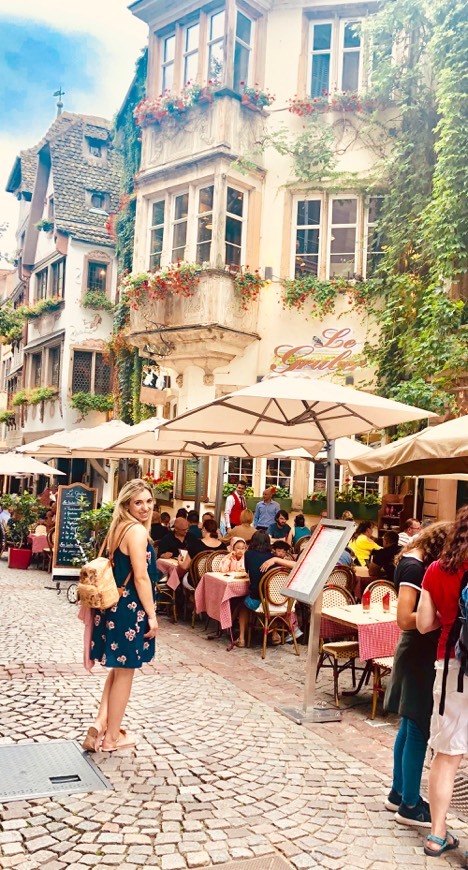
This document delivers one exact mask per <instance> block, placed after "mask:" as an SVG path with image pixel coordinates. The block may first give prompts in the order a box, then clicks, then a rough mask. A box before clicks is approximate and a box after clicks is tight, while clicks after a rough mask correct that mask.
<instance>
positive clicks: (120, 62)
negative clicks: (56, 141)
mask: <svg viewBox="0 0 468 870" xmlns="http://www.w3.org/2000/svg"><path fill="white" fill-rule="evenodd" d="M129 3H130V0H0V46H1V51H0V225H1V224H2V223H4V222H8V224H9V227H8V229H7V231H6V232H5V233H4V235H3V236H2V237H1V238H0V251H1V252H9V253H11V254H13V253H14V250H15V229H16V223H17V218H18V204H17V202H16V200H15V198H14V197H13V196H12V194H11V193H10V194H9V193H6V192H5V185H6V183H7V179H8V176H9V174H10V171H11V168H12V166H13V162H14V159H15V157H16V156H17V154H18V153H19V151H20V150H22V149H23V148H29V147H31V146H32V145H35V144H36V143H37V142H39V141H40V139H41V138H42V136H43V135H44V133H45V132H46V130H47V129H48V127H49V126H50V124H51V123H52V122H53V120H54V118H55V116H56V102H57V98H56V97H54V96H53V93H54V91H56V90H58V89H59V88H60V87H61V88H62V90H63V91H65V95H64V97H62V99H63V103H64V110H65V111H69V112H82V113H84V114H88V115H100V116H101V117H104V118H109V119H111V118H112V117H113V115H114V113H115V112H116V111H117V109H118V108H119V107H120V105H121V103H122V101H123V99H124V97H125V94H126V92H127V89H128V87H129V85H130V82H131V79H132V76H133V70H134V64H135V61H136V59H137V57H138V56H139V54H140V51H141V49H142V48H144V46H145V45H146V41H147V33H148V30H147V26H146V24H144V22H142V21H139V20H138V19H137V18H135V17H134V16H133V15H132V14H131V12H129V11H128V8H127V6H128V5H129ZM2 265H5V264H4V263H3V264H2Z"/></svg>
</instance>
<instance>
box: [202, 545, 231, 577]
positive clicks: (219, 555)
mask: <svg viewBox="0 0 468 870" xmlns="http://www.w3.org/2000/svg"><path fill="white" fill-rule="evenodd" d="M227 555H228V551H227V550H215V551H214V553H210V556H209V559H208V562H207V566H206V571H214V572H216V571H219V570H220V568H221V562H222V561H223V559H224V557H225V556H227Z"/></svg>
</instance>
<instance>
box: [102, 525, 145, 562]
mask: <svg viewBox="0 0 468 870" xmlns="http://www.w3.org/2000/svg"><path fill="white" fill-rule="evenodd" d="M138 525H140V524H139V523H136V522H135V523H130V522H129V523H127V524H126V525H125V526H124V528H123V530H122V532H121V534H120V535H119V537H118V539H117V541H116V543H115V545H114V548H113V550H112V553H109V559H110V561H111V562H112V564H114V553H115V551H116V550H118V549H119V547H120V545H121V543H122V541H123V539H124V537H125V535H126V534H127V532H128V531H129V530H130V529H131V528H132V527H133V526H138Z"/></svg>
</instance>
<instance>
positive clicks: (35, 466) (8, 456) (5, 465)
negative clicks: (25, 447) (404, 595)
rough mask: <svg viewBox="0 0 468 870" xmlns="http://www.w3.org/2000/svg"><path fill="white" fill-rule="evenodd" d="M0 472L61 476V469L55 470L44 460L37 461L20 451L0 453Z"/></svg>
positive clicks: (8, 474)
mask: <svg viewBox="0 0 468 870" xmlns="http://www.w3.org/2000/svg"><path fill="white" fill-rule="evenodd" d="M0 474H3V475H5V476H6V477H19V476H21V477H24V476H29V475H31V474H44V475H47V476H48V477H62V476H63V471H57V469H56V468H51V467H50V465H45V463H44V462H38V461H37V459H33V458H32V456H22V455H21V454H20V453H12V452H11V453H0Z"/></svg>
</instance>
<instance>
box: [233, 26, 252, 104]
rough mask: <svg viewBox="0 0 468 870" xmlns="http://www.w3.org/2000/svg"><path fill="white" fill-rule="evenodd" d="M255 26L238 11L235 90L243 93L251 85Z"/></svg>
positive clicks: (235, 47) (235, 48) (235, 44)
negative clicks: (245, 87) (243, 89)
mask: <svg viewBox="0 0 468 870" xmlns="http://www.w3.org/2000/svg"><path fill="white" fill-rule="evenodd" d="M253 29H254V24H253V21H252V19H251V18H248V16H247V15H245V14H244V12H240V10H237V17H236V37H235V43H234V90H235V91H241V90H242V86H243V85H244V84H245V85H247V84H248V83H249V77H250V76H249V74H250V69H251V58H252V44H253Z"/></svg>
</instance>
